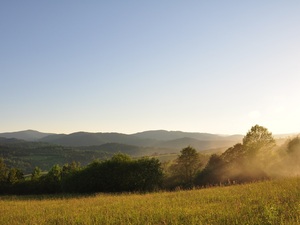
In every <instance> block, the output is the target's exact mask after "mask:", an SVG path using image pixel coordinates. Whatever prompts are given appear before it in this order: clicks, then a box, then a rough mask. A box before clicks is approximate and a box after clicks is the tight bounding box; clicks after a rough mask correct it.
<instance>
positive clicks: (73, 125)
mask: <svg viewBox="0 0 300 225" xmlns="http://www.w3.org/2000/svg"><path fill="white" fill-rule="evenodd" d="M299 12H300V1H297V0H289V1H276V0H275V1H274V0H272V1H271V0H267V1H258V0H253V1H85V2H83V1H73V0H72V1H70V0H69V1H1V2H0V28H1V29H0V31H1V35H0V78H1V89H0V104H1V110H0V124H1V126H0V132H6V131H18V130H24V129H35V130H39V131H43V132H56V133H71V132H75V131H90V132H122V133H134V132H138V131H144V130H154V129H166V130H181V131H193V132H209V133H219V134H220V133H222V134H237V133H239V134H245V133H246V132H247V131H248V130H249V129H250V128H251V126H253V125H255V124H260V125H262V126H265V127H267V128H268V129H269V130H270V131H271V132H273V133H290V132H300V104H299V103H300V92H299V88H300V41H299V40H300V13H299Z"/></svg>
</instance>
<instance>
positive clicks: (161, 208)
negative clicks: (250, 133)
mask: <svg viewBox="0 0 300 225" xmlns="http://www.w3.org/2000/svg"><path fill="white" fill-rule="evenodd" d="M0 216H1V218H0V224H16V225H17V224H37V225H40V224H197V225H198V224H205V225H207V224H230V225H232V224H300V178H289V179H284V180H278V181H265V182H260V183H252V184H245V185H237V186H230V187H214V188H208V189H201V190H191V191H177V192H161V193H151V194H121V195H108V194H97V195H90V196H20V197H18V196H2V197H0Z"/></svg>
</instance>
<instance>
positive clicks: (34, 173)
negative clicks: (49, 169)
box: [31, 166, 42, 181]
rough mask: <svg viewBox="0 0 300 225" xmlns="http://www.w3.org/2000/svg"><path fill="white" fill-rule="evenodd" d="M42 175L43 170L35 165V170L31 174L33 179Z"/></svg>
mask: <svg viewBox="0 0 300 225" xmlns="http://www.w3.org/2000/svg"><path fill="white" fill-rule="evenodd" d="M41 175H42V170H41V169H40V168H39V167H37V166H36V167H35V168H34V171H33V172H32V174H31V180H35V181H36V180H38V179H39V178H40V177H41Z"/></svg>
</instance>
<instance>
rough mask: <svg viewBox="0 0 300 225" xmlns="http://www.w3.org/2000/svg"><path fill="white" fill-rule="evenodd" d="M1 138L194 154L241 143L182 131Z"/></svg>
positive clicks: (12, 134) (29, 134)
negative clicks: (193, 150)
mask: <svg viewBox="0 0 300 225" xmlns="http://www.w3.org/2000/svg"><path fill="white" fill-rule="evenodd" d="M0 137H2V138H14V139H19V140H24V141H35V142H45V143H51V144H58V145H63V146H72V147H79V146H99V145H104V144H108V143H118V144H124V145H131V146H139V147H156V148H171V149H182V148H184V147H186V146H188V145H191V146H193V147H195V148H196V149H197V150H205V149H210V148H221V147H230V146H232V145H233V144H235V143H237V142H240V141H241V140H242V138H243V136H242V135H231V136H221V135H216V134H209V133H190V132H182V131H166V130H153V131H144V132H140V133H135V134H130V135H129V134H122V133H89V132H76V133H72V134H53V133H42V132H39V131H34V130H25V131H18V132H10V133H0Z"/></svg>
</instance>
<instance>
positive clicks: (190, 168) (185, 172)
mask: <svg viewBox="0 0 300 225" xmlns="http://www.w3.org/2000/svg"><path fill="white" fill-rule="evenodd" d="M201 166H202V163H201V161H200V157H199V154H198V152H197V151H196V149H194V148H192V147H191V146H188V147H186V148H183V149H182V150H181V151H180V155H179V156H178V158H177V160H176V164H175V173H176V174H177V175H179V176H180V177H181V179H182V181H183V182H184V183H185V184H186V185H188V186H190V185H193V181H194V178H195V176H196V174H197V172H198V171H199V169H200V168H201Z"/></svg>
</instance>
